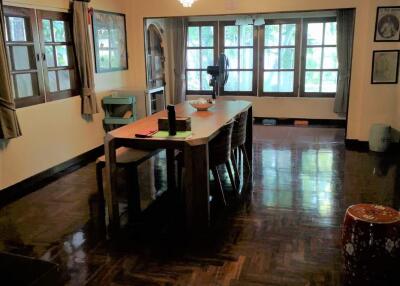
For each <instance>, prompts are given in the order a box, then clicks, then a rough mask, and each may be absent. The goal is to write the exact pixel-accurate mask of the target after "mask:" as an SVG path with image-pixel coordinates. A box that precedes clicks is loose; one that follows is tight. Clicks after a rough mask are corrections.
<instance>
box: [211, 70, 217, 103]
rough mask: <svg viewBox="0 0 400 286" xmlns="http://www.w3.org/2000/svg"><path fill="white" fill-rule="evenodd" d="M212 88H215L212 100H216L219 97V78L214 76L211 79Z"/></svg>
mask: <svg viewBox="0 0 400 286" xmlns="http://www.w3.org/2000/svg"><path fill="white" fill-rule="evenodd" d="M210 86H212V87H213V92H212V99H216V98H217V95H218V76H217V75H212V77H211V79H210Z"/></svg>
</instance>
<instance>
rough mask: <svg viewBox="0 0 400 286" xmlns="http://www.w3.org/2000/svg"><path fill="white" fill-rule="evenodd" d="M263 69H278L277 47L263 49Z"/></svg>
mask: <svg viewBox="0 0 400 286" xmlns="http://www.w3.org/2000/svg"><path fill="white" fill-rule="evenodd" d="M264 69H273V70H275V69H279V49H265V53H264Z"/></svg>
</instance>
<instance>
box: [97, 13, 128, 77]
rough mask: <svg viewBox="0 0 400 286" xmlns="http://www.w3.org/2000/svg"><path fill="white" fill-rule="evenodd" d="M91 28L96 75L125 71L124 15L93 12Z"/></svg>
mask: <svg viewBox="0 0 400 286" xmlns="http://www.w3.org/2000/svg"><path fill="white" fill-rule="evenodd" d="M92 26H93V44H94V54H95V64H96V73H103V72H112V71H121V70H127V69H128V57H127V41H126V21H125V15H124V14H119V13H112V12H105V11H99V10H93V15H92Z"/></svg>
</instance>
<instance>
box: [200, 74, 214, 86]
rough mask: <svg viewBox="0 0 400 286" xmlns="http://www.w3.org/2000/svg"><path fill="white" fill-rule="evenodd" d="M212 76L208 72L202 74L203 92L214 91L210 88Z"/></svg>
mask: <svg viewBox="0 0 400 286" xmlns="http://www.w3.org/2000/svg"><path fill="white" fill-rule="evenodd" d="M210 79H211V76H210V75H209V74H208V73H207V72H206V71H202V72H201V89H202V90H212V86H210Z"/></svg>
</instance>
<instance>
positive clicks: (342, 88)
mask: <svg viewBox="0 0 400 286" xmlns="http://www.w3.org/2000/svg"><path fill="white" fill-rule="evenodd" d="M353 32H354V10H353V9H347V10H338V11H337V52H338V62H339V74H338V86H337V91H336V97H335V105H334V112H335V113H337V114H339V115H341V116H346V113H347V108H348V106H347V105H348V98H349V92H350V73H351V59H352V53H353Z"/></svg>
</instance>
